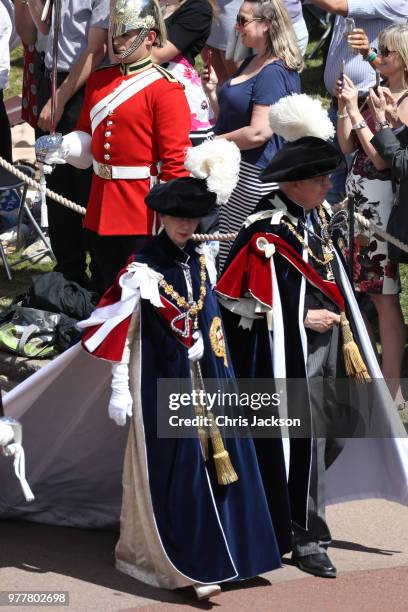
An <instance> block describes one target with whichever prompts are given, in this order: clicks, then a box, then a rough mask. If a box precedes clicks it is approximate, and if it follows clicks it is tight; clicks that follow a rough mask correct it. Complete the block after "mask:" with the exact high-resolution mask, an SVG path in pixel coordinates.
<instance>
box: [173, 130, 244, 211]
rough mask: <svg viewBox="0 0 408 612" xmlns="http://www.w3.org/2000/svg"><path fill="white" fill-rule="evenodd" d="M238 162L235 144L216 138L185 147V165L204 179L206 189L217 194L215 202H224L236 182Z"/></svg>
mask: <svg viewBox="0 0 408 612" xmlns="http://www.w3.org/2000/svg"><path fill="white" fill-rule="evenodd" d="M240 162H241V154H240V152H239V149H238V147H237V145H236V144H235V143H233V142H230V141H229V140H226V139H225V138H217V140H206V141H205V142H203V143H202V144H200V145H198V146H197V147H191V148H190V149H187V152H186V161H185V167H186V168H187V170H189V171H190V172H191V174H192V175H193V176H194V177H195V178H200V179H206V181H207V189H208V191H211V192H213V193H216V194H217V204H225V203H226V202H227V201H228V199H229V197H230V195H231V193H232V191H233V189H234V187H235V186H236V184H237V182H238V174H239V164H240Z"/></svg>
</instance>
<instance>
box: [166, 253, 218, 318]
mask: <svg viewBox="0 0 408 612" xmlns="http://www.w3.org/2000/svg"><path fill="white" fill-rule="evenodd" d="M199 262H200V280H201V285H200V295H199V298H198V300H197V302H195V301H194V302H193V303H192V304H189V303H188V302H187V300H186V299H185V298H184V297H183V296H182V295H180V294H179V293H178V292H177V291H176V290H175V289H174V287H173V285H169V283H168V282H167V281H165V280H164V278H163V279H162V280H160V281H159V286H160V287H161V288H162V289H163V291H164V293H165V294H166V295H168V296H170V297H171V298H173V300H174V301H175V302H176V304H177V306H178V307H179V308H182V309H183V310H185V311H186V313H187V314H188V315H189V316H190V317H196V316H197V315H198V313H199V312H200V310H202V309H203V306H204V299H205V296H206V294H207V289H206V286H205V285H206V280H207V273H206V267H205V256H204V255H201V256H200V258H199Z"/></svg>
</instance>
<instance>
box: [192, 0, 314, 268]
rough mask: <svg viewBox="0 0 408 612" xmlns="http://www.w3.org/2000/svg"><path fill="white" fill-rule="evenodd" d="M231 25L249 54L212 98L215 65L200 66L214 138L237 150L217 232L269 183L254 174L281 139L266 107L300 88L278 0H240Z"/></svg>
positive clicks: (238, 220) (234, 224)
mask: <svg viewBox="0 0 408 612" xmlns="http://www.w3.org/2000/svg"><path fill="white" fill-rule="evenodd" d="M235 27H236V28H237V31H238V32H239V34H240V37H241V40H242V43H243V44H244V45H245V46H246V47H248V48H250V49H253V51H254V54H253V55H251V56H250V57H248V58H247V59H246V60H245V61H244V62H243V63H242V64H241V66H240V68H239V69H238V71H237V72H236V73H235V75H234V76H233V77H232V78H230V79H228V80H227V81H226V82H225V83H224V85H223V86H222V87H221V89H220V91H219V94H218V98H217V94H216V88H217V77H216V74H215V71H214V70H213V69H212V68H211V69H210V70H208V67H206V68H205V70H204V73H203V86H204V89H205V91H206V92H207V95H208V97H209V99H210V102H211V105H212V107H213V110H214V113H215V115H216V117H217V122H216V125H215V129H214V131H215V133H216V134H217V136H216V138H226V139H227V140H231V141H232V142H235V144H236V145H238V147H239V148H240V150H241V155H242V161H241V168H240V177H239V181H238V185H237V187H236V188H235V190H234V192H233V193H232V196H231V198H230V200H229V201H228V203H227V204H226V205H224V206H223V207H222V208H221V211H220V231H221V232H222V233H224V232H227V233H229V232H236V231H238V230H239V228H240V226H241V224H242V223H243V221H244V220H245V219H246V218H247V217H248V215H249V214H250V213H251V212H252V210H253V208H254V207H255V206H256V204H257V203H258V201H259V200H260V199H261V198H262V197H263V196H264V195H266V194H268V193H270V192H271V191H272V189H273V188H274V187H275V185H274V184H272V183H261V182H260V180H259V178H258V175H259V173H260V171H261V170H262V169H263V168H265V167H266V166H267V165H268V163H269V161H270V160H271V159H272V157H273V156H274V155H275V153H276V152H277V151H278V149H280V148H281V147H282V144H283V140H282V138H280V137H279V136H277V135H276V134H273V133H272V130H271V129H270V127H269V121H268V109H269V105H271V104H274V103H275V102H277V101H278V100H280V99H281V98H283V97H286V96H289V95H291V94H293V93H300V77H299V73H300V72H301V70H302V68H303V59H302V56H301V54H300V51H299V49H298V46H297V43H296V36H295V33H294V30H293V26H292V22H291V19H290V17H289V14H288V11H287V9H286V8H285V6H284V4H283V3H282V1H281V0H266V1H259V0H245V2H243V3H242V4H241V7H240V9H239V12H238V14H237V19H236V26H235ZM220 249H221V250H220V265H221V267H222V265H223V262H224V261H225V258H226V255H227V252H228V250H229V246H228V243H221V247H220Z"/></svg>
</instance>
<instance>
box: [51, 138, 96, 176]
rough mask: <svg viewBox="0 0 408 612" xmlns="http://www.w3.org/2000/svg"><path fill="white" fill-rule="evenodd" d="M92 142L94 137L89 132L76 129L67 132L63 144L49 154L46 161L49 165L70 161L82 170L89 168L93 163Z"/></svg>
mask: <svg viewBox="0 0 408 612" xmlns="http://www.w3.org/2000/svg"><path fill="white" fill-rule="evenodd" d="M91 143H92V137H91V135H90V134H88V133H87V132H82V131H81V130H75V131H74V132H70V133H69V134H65V136H63V137H62V143H61V145H60V146H59V147H58V148H57V149H55V151H50V152H49V153H48V154H47V156H46V157H45V163H46V164H49V165H53V164H66V163H68V164H71V166H74V167H75V168H80V169H81V170H84V169H85V168H89V166H90V165H91V164H92V152H91Z"/></svg>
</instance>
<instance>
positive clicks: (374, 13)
mask: <svg viewBox="0 0 408 612" xmlns="http://www.w3.org/2000/svg"><path fill="white" fill-rule="evenodd" d="M347 1H348V17H360V18H363V19H387V20H389V21H397V22H401V21H405V20H406V19H407V18H408V2H407V0H347ZM390 25H391V24H390Z"/></svg>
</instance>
